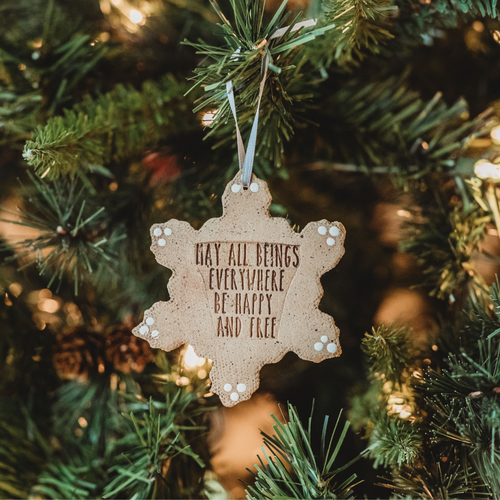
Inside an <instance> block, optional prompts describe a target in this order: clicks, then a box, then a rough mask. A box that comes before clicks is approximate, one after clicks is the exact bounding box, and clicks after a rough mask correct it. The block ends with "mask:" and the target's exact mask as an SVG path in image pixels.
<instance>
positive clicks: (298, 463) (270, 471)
mask: <svg viewBox="0 0 500 500" xmlns="http://www.w3.org/2000/svg"><path fill="white" fill-rule="evenodd" d="M288 415H289V419H290V420H289V422H288V423H286V424H283V423H281V422H280V421H279V420H278V418H277V417H276V416H275V415H271V416H272V418H273V420H274V421H275V425H274V426H273V429H274V432H275V434H274V435H273V436H269V435H268V434H266V433H264V432H262V435H263V436H264V446H265V447H266V448H267V449H268V450H269V452H270V453H271V454H269V453H268V452H267V451H266V449H265V448H264V446H263V447H262V452H263V455H264V457H265V459H266V461H264V460H263V459H262V458H261V457H258V458H259V462H260V465H255V468H256V469H257V473H254V472H252V471H250V472H252V474H253V475H254V476H255V483H254V484H253V485H251V486H248V487H247V498H249V499H252V500H254V499H255V500H256V499H278V498H296V499H303V498H332V499H333V498H353V491H352V488H353V487H354V486H355V483H354V482H355V480H356V474H352V475H351V476H350V477H349V478H348V479H346V480H344V481H342V482H341V483H340V484H339V483H338V482H334V480H335V479H336V478H337V476H338V475H339V474H340V473H341V472H342V471H344V470H345V469H347V468H348V467H349V466H350V465H352V463H354V462H355V461H356V460H358V459H359V458H360V457H357V458H356V459H354V460H353V461H351V462H349V463H348V464H345V465H342V466H340V467H337V468H335V469H334V468H333V466H334V463H335V460H336V458H337V455H338V452H339V450H340V447H341V446H342V442H343V440H344V438H345V435H346V433H347V430H348V428H349V422H346V423H345V424H344V426H343V428H342V430H341V432H340V436H339V437H338V438H337V441H336V442H335V441H334V439H335V433H336V430H337V427H338V425H339V421H340V416H341V415H340V414H339V417H338V418H337V422H336V424H335V427H334V429H333V431H332V433H331V435H330V437H329V438H328V437H327V429H328V417H326V418H325V421H324V424H323V432H322V435H321V450H322V452H321V457H319V458H317V457H315V456H314V454H313V451H312V447H311V439H312V436H311V419H312V415H311V418H310V419H309V426H308V428H307V429H305V428H304V427H303V425H302V424H301V422H300V420H299V417H298V414H297V410H296V409H295V408H294V407H293V406H292V405H290V404H288ZM333 446H335V448H334V449H332V447H333ZM249 470H250V469H249Z"/></svg>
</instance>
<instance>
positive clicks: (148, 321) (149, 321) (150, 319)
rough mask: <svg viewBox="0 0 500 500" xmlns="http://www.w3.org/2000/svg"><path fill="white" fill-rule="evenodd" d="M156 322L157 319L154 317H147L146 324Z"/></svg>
mask: <svg viewBox="0 0 500 500" xmlns="http://www.w3.org/2000/svg"><path fill="white" fill-rule="evenodd" d="M154 324H155V320H154V319H153V318H147V319H146V325H149V326H151V325H154Z"/></svg>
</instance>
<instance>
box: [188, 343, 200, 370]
mask: <svg viewBox="0 0 500 500" xmlns="http://www.w3.org/2000/svg"><path fill="white" fill-rule="evenodd" d="M200 360H201V362H200ZM184 363H186V365H187V366H189V368H194V367H195V366H196V365H198V366H202V365H203V364H205V359H204V358H199V357H198V356H197V355H196V353H195V352H194V349H193V346H192V345H190V346H188V348H187V351H186V354H185V355H184Z"/></svg>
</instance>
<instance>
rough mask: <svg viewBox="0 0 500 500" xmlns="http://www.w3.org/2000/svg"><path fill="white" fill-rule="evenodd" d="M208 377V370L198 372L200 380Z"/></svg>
mask: <svg viewBox="0 0 500 500" xmlns="http://www.w3.org/2000/svg"><path fill="white" fill-rule="evenodd" d="M206 376H207V370H200V371H199V372H198V378H201V379H204V378H205V377H206Z"/></svg>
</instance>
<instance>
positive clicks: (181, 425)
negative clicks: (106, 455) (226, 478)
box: [103, 384, 213, 498]
mask: <svg viewBox="0 0 500 500" xmlns="http://www.w3.org/2000/svg"><path fill="white" fill-rule="evenodd" d="M172 389H173V390H172ZM166 394H167V397H166V401H165V402H164V403H163V402H162V403H160V402H155V401H153V400H152V399H150V400H149V402H146V401H144V400H142V401H141V402H140V403H139V402H137V403H136V402H131V403H130V405H129V408H130V409H131V413H130V421H131V423H132V424H133V426H134V428H135V433H129V434H127V435H126V436H124V437H123V438H122V439H120V440H119V441H118V442H117V443H116V446H115V449H114V452H113V457H114V463H115V465H113V466H112V467H111V468H110V469H109V480H108V483H107V485H106V487H105V488H104V493H103V498H120V497H122V496H125V497H127V498H178V497H180V496H181V495H182V496H183V497H184V496H187V497H188V498H196V496H197V495H199V492H200V491H201V489H202V487H203V469H204V468H205V466H206V465H205V463H204V461H203V460H202V459H201V457H200V456H199V455H198V454H197V453H196V452H195V451H194V449H193V447H192V446H191V444H188V441H187V438H186V435H187V434H186V433H190V432H191V433H193V432H194V433H195V434H194V436H193V435H192V436H190V437H191V440H190V441H191V443H192V442H193V437H196V436H198V437H199V436H200V432H203V431H205V427H204V426H201V425H200V423H199V417H200V416H201V415H203V414H204V413H205V412H206V411H209V410H211V409H213V408H212V407H202V406H201V405H198V404H196V403H197V401H198V396H197V395H196V393H193V392H187V391H186V390H184V389H182V388H178V387H176V386H174V385H173V384H172V387H170V390H168V388H167V393H166ZM135 401H137V399H136V400H135ZM179 461H180V462H181V464H182V465H181V469H180V470H179V469H178V468H177V467H176V466H175V463H176V462H179ZM182 469H183V471H182V472H181V470H182ZM200 473H201V474H200ZM179 487H180V489H178V488H179Z"/></svg>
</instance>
